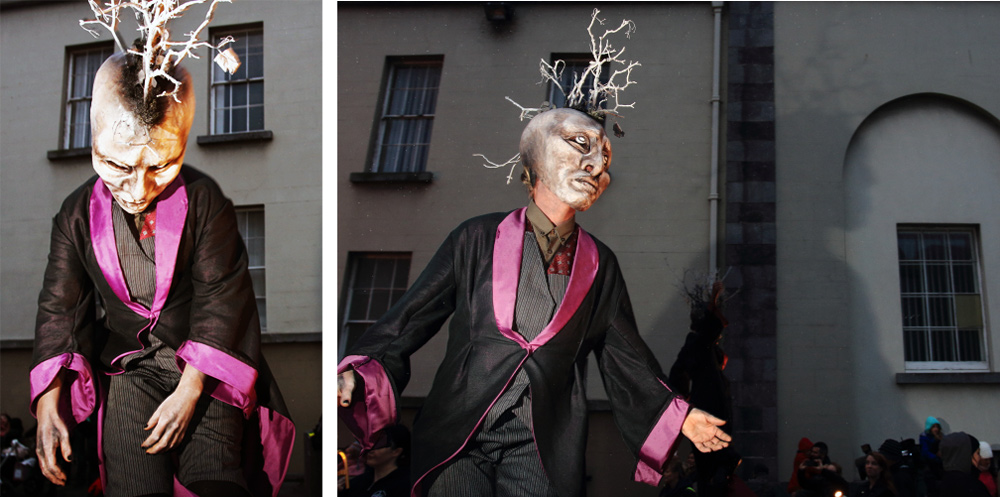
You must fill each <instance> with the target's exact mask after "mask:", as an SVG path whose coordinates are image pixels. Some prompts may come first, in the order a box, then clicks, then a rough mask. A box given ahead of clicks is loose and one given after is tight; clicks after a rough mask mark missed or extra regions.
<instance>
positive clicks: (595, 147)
mask: <svg viewBox="0 0 1000 497" xmlns="http://www.w3.org/2000/svg"><path fill="white" fill-rule="evenodd" d="M536 121H537V122H536ZM521 139H522V143H523V142H525V140H528V141H529V149H532V152H531V153H532V157H533V164H532V169H533V170H534V172H535V174H537V175H538V181H539V182H540V183H541V184H542V185H538V184H536V185H535V186H536V190H537V189H538V188H539V186H541V187H543V188H545V189H547V190H548V191H550V192H551V193H552V194H554V195H555V197H556V198H557V199H559V200H560V201H561V202H562V203H564V204H566V205H568V206H570V207H572V208H573V209H575V210H577V211H585V210H587V209H589V208H590V206H591V205H593V204H594V202H595V201H596V200H597V199H598V197H600V196H601V194H602V193H604V190H605V189H607V187H608V184H610V183H611V173H610V172H609V171H608V168H609V166H610V165H611V142H610V141H609V140H608V136H607V134H606V133H605V132H604V128H602V127H601V125H600V124H599V123H597V122H596V121H594V120H593V119H591V118H590V117H588V116H587V115H585V114H583V113H581V112H579V111H575V110H572V109H556V110H551V111H548V112H543V113H541V114H539V115H538V116H536V117H535V118H534V119H532V122H531V123H530V124H529V125H528V127H527V128H526V129H525V132H524V135H523V136H522V138H521Z"/></svg>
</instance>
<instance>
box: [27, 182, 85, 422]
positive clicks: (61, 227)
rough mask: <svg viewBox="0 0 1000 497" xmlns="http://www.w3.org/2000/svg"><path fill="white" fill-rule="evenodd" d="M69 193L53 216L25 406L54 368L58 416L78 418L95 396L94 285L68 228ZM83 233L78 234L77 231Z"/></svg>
mask: <svg viewBox="0 0 1000 497" xmlns="http://www.w3.org/2000/svg"><path fill="white" fill-rule="evenodd" d="M73 198H74V196H72V195H71V196H70V198H69V199H67V201H66V203H64V205H63V208H62V209H61V210H60V212H59V214H57V215H56V217H55V218H54V219H53V221H52V234H51V241H50V246H49V257H48V264H47V265H46V268H45V278H44V281H43V284H42V291H41V293H40V294H39V296H38V313H37V316H36V321H35V347H34V351H33V357H32V368H31V372H30V375H29V376H30V384H31V399H30V410H31V412H32V414H34V413H35V405H36V401H37V400H38V397H39V396H40V395H41V393H42V392H44V391H45V389H46V388H48V386H49V384H51V382H52V380H53V379H54V378H55V376H56V375H58V374H63V373H64V376H63V389H62V392H63V398H62V399H61V400H60V416H61V417H62V418H63V419H64V420H66V421H69V420H71V419H74V418H75V419H76V421H77V422H79V421H81V420H83V419H85V418H86V417H87V416H88V415H89V414H90V412H92V411H93V409H94V407H95V405H96V404H95V402H96V392H97V389H96V385H95V384H94V379H93V373H92V371H91V367H90V363H89V359H90V358H91V357H92V354H93V342H94V326H95V302H94V285H93V282H92V281H91V279H90V276H89V274H88V273H87V271H86V268H85V266H84V263H83V260H82V259H81V258H82V257H83V256H82V253H81V251H80V250H78V245H79V243H78V242H74V237H73V236H71V234H70V233H72V232H73V230H72V229H71V221H70V219H71V218H72V217H73V216H71V215H70V214H69V213H70V212H71V211H72V210H73V209H72V205H73V203H72V202H71V199H73ZM81 236H82V235H81Z"/></svg>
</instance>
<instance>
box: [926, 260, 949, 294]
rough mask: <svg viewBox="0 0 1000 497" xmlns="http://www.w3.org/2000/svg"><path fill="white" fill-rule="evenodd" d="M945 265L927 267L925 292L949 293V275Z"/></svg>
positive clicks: (929, 265)
mask: <svg viewBox="0 0 1000 497" xmlns="http://www.w3.org/2000/svg"><path fill="white" fill-rule="evenodd" d="M948 269H949V268H948V266H947V265H946V264H928V265H927V291H928V292H930V293H948V292H951V275H950V274H949V271H948Z"/></svg>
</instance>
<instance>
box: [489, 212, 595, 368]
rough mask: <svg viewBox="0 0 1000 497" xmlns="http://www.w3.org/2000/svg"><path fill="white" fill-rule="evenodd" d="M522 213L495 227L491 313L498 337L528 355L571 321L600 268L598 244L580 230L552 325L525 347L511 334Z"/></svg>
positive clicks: (522, 219)
mask: <svg viewBox="0 0 1000 497" xmlns="http://www.w3.org/2000/svg"><path fill="white" fill-rule="evenodd" d="M525 210H527V208H526V207H525V208H521V209H518V210H516V211H514V212H511V213H510V214H508V215H507V217H506V218H504V220H503V221H502V222H501V223H500V226H498V227H497V236H496V241H495V242H494V244H493V313H494V315H495V316H496V321H497V327H498V328H499V329H500V333H501V334H503V336H505V337H507V338H509V339H511V340H513V341H515V342H517V344H518V345H520V346H521V348H523V349H525V350H528V351H529V352H530V351H534V350H535V349H537V348H538V347H541V346H542V345H544V344H545V342H548V341H549V340H550V339H552V337H554V336H555V335H556V333H559V330H561V329H562V327H563V326H565V325H566V323H567V322H569V319H570V318H571V317H573V314H575V313H576V311H577V309H579V308H580V304H581V303H582V302H583V298H584V296H586V295H587V292H589V291H590V286H591V285H592V284H593V283H594V278H595V277H596V276H597V268H598V267H599V265H600V264H599V260H598V254H597V244H596V243H594V239H593V238H591V236H590V235H588V234H587V232H586V231H584V230H583V228H579V231H580V232H579V234H578V237H579V242H578V243H577V246H576V254H575V255H574V257H573V269H572V271H571V272H570V276H569V285H568V286H567V287H566V295H565V296H564V297H563V300H562V303H561V304H560V305H559V309H557V310H556V313H555V315H554V316H553V318H552V321H551V322H550V323H549V324H548V325H547V326H546V327H545V329H543V330H542V331H541V333H539V334H538V336H537V337H535V339H534V340H532V341H531V343H528V342H527V341H526V340H525V339H524V337H522V336H521V335H520V334H519V333H517V332H516V331H514V330H513V323H514V305H515V303H516V302H517V282H518V278H519V277H520V273H521V251H522V250H523V249H524V227H525V216H524V212H525Z"/></svg>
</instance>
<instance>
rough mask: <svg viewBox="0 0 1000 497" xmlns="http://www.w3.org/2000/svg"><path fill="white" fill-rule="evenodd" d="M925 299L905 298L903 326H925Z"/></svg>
mask: <svg viewBox="0 0 1000 497" xmlns="http://www.w3.org/2000/svg"><path fill="white" fill-rule="evenodd" d="M926 324H927V323H926V320H925V318H924V299H923V298H920V297H904V298H903V326H925V325H926Z"/></svg>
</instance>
